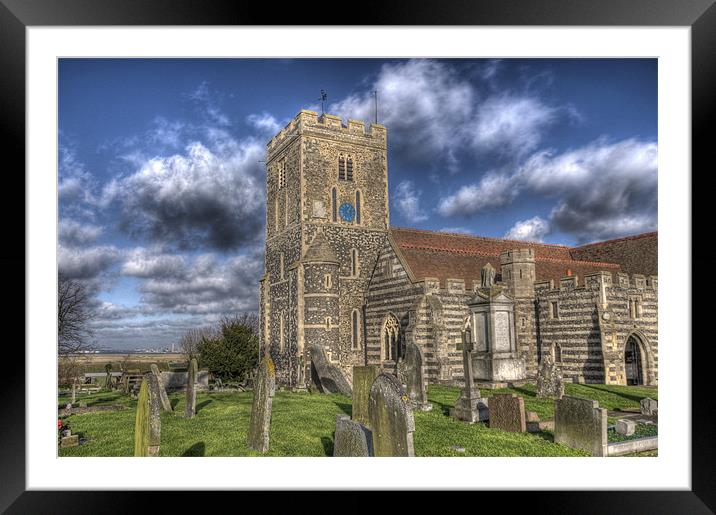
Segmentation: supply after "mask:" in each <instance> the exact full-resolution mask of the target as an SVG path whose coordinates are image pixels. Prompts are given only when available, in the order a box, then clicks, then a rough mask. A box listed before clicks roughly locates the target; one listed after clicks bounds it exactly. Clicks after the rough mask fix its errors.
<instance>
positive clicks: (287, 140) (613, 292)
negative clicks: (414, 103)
mask: <svg viewBox="0 0 716 515" xmlns="http://www.w3.org/2000/svg"><path fill="white" fill-rule="evenodd" d="M387 151H388V147H387V129H386V127H384V126H382V125H379V124H370V125H369V126H368V127H366V125H365V123H364V122H361V121H355V120H348V122H347V125H346V124H344V123H343V121H342V119H341V118H340V117H338V116H333V115H330V114H324V115H320V116H319V115H318V114H317V113H315V112H313V111H307V110H302V111H300V112H299V113H298V115H296V117H295V118H294V119H292V120H291V121H290V122H289V123H288V125H287V126H286V127H284V128H283V129H282V130H281V131H280V132H279V133H278V134H277V135H276V136H274V137H273V138H272V139H271V140H270V141H269V142H268V144H267V163H266V167H267V174H266V244H265V245H266V246H265V272H264V275H263V277H262V278H261V279H260V305H259V324H260V336H259V340H260V343H259V346H260V349H259V352H260V355H261V356H263V355H265V354H266V353H268V354H270V356H271V358H272V359H273V361H274V363H275V365H276V377H277V381H278V383H279V384H280V385H282V386H286V387H291V388H305V387H306V386H308V385H309V383H310V382H311V381H312V378H314V377H315V374H312V359H311V352H312V349H313V350H314V352H318V351H316V349H319V350H320V352H322V353H323V354H324V355H325V356H326V357H327V360H328V361H329V362H330V363H331V364H332V365H335V367H336V368H337V369H338V370H340V371H341V372H342V373H343V375H344V376H345V378H346V379H347V381H348V382H350V381H351V378H352V367H353V366H361V365H373V364H375V365H380V367H381V368H382V369H383V370H384V371H387V372H390V373H396V372H397V370H398V367H399V366H400V362H401V359H402V357H403V356H404V351H405V346H406V344H407V343H409V342H414V343H416V344H417V345H418V347H419V348H420V350H421V351H422V353H423V357H424V361H423V363H424V369H425V370H424V372H425V374H426V378H427V380H428V382H429V383H432V384H436V383H439V384H448V385H459V384H461V382H463V350H461V349H462V348H463V346H462V345H461V343H462V342H464V341H465V339H466V338H467V339H469V340H470V341H471V342H473V343H472V348H473V349H474V352H472V353H471V356H472V360H473V361H472V362H473V369H474V374H475V381H476V382H477V383H478V384H480V385H483V386H487V387H491V386H492V387H494V386H500V385H504V384H510V383H518V382H521V381H529V380H534V378H535V376H536V374H537V370H538V367H539V364H540V362H541V360H542V359H543V357H544V356H546V355H550V356H551V357H552V358H553V359H554V361H555V362H556V363H558V364H559V365H560V367H561V368H562V371H563V374H564V377H565V378H566V379H567V380H571V381H574V382H579V383H600V384H634V385H636V384H643V385H657V384H658V382H657V381H658V380H657V376H658V332H657V326H658V287H657V286H658V279H657V273H658V272H657V271H658V266H657V245H658V235H657V233H655V232H654V233H647V234H641V235H636V236H630V237H626V238H620V239H616V240H609V241H604V242H599V243H592V244H589V245H584V246H579V247H569V246H564V245H552V244H544V243H532V242H522V241H511V240H505V239H499V238H484V237H477V236H468V235H463V234H452V233H443V232H434V231H426V230H418V229H407V228H397V227H391V226H390V218H389V205H388V204H389V195H388V159H387Z"/></svg>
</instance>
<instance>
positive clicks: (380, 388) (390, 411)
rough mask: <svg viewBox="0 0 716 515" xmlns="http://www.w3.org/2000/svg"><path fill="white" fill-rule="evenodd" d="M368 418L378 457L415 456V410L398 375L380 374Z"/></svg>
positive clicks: (371, 395) (374, 387) (373, 391)
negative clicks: (397, 377)
mask: <svg viewBox="0 0 716 515" xmlns="http://www.w3.org/2000/svg"><path fill="white" fill-rule="evenodd" d="M368 415H369V418H370V429H371V431H372V432H373V451H374V453H375V455H376V456H415V451H414V450H413V432H414V431H415V421H414V420H413V410H412V409H411V407H410V399H408V396H407V395H406V393H405V390H403V387H402V386H401V385H400V382H398V380H397V379H396V377H395V376H393V375H390V374H380V375H379V376H378V377H377V378H376V379H375V381H373V386H371V388H370V398H369V401H368Z"/></svg>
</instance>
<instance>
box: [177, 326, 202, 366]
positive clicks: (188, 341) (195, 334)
mask: <svg viewBox="0 0 716 515" xmlns="http://www.w3.org/2000/svg"><path fill="white" fill-rule="evenodd" d="M202 341H204V331H202V330H201V329H188V330H187V331H186V332H185V333H184V335H183V336H182V337H181V340H179V349H180V350H181V353H182V354H184V356H185V357H186V359H187V360H190V359H191V358H198V357H199V344H200V343H201V342H202Z"/></svg>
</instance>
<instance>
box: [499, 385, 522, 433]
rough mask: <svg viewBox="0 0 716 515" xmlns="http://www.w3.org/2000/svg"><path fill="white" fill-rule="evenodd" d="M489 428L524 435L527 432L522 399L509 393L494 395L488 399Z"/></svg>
mask: <svg viewBox="0 0 716 515" xmlns="http://www.w3.org/2000/svg"><path fill="white" fill-rule="evenodd" d="M490 427H491V428H497V429H502V430H503V431H510V432H512V433H524V432H525V431H526V430H527V423H526V421H525V401H524V399H523V398H522V397H520V396H518V395H514V394H511V393H496V394H495V395H493V396H492V397H490Z"/></svg>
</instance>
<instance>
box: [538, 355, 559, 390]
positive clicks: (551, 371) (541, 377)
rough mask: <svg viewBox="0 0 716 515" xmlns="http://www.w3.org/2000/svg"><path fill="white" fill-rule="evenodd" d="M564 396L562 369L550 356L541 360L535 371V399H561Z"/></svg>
mask: <svg viewBox="0 0 716 515" xmlns="http://www.w3.org/2000/svg"><path fill="white" fill-rule="evenodd" d="M563 395H564V381H563V378H562V369H561V368H560V367H559V366H558V365H557V364H556V363H555V362H554V359H553V358H552V356H550V355H546V356H544V357H543V358H542V363H540V366H539V370H538V371H537V397H548V398H553V399H561V398H562V396H563Z"/></svg>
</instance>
